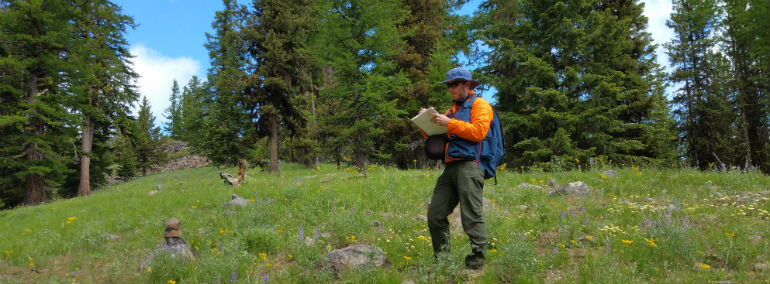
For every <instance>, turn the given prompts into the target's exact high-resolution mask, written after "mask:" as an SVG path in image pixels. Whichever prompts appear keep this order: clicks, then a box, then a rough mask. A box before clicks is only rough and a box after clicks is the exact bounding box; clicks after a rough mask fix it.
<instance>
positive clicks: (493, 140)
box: [479, 109, 505, 185]
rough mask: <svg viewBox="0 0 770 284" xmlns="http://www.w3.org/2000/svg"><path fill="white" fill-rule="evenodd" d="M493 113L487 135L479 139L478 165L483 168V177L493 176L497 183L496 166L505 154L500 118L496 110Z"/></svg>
mask: <svg viewBox="0 0 770 284" xmlns="http://www.w3.org/2000/svg"><path fill="white" fill-rule="evenodd" d="M492 113H493V114H494V116H493V118H492V123H491V124H490V125H489V131H488V132H487V137H484V140H483V141H481V155H480V161H479V165H480V166H481V169H482V170H484V179H488V178H493V177H494V178H495V185H497V167H498V166H500V165H501V164H502V163H503V154H505V150H504V148H505V140H504V139H503V127H502V125H501V124H500V118H499V117H498V116H497V112H496V111H494V109H493V110H492Z"/></svg>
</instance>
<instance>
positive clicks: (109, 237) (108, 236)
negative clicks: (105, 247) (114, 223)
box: [104, 234, 120, 240]
mask: <svg viewBox="0 0 770 284" xmlns="http://www.w3.org/2000/svg"><path fill="white" fill-rule="evenodd" d="M104 238H105V239H110V240H114V239H117V238H120V237H118V236H117V235H113V234H104Z"/></svg>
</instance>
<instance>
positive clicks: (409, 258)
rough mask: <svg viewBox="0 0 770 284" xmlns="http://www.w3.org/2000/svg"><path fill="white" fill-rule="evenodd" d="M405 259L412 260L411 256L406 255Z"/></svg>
mask: <svg viewBox="0 0 770 284" xmlns="http://www.w3.org/2000/svg"><path fill="white" fill-rule="evenodd" d="M404 259H406V260H407V261H409V260H411V259H412V258H411V257H408V256H404Z"/></svg>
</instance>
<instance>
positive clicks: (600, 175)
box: [599, 174, 607, 180]
mask: <svg viewBox="0 0 770 284" xmlns="http://www.w3.org/2000/svg"><path fill="white" fill-rule="evenodd" d="M599 177H601V178H602V180H606V179H607V176H606V175H605V174H599Z"/></svg>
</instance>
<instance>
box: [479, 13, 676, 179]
mask: <svg viewBox="0 0 770 284" xmlns="http://www.w3.org/2000/svg"><path fill="white" fill-rule="evenodd" d="M481 7H482V11H483V13H481V14H480V17H481V18H480V19H477V21H478V23H479V24H481V25H483V26H482V27H483V28H482V29H480V32H479V33H480V34H481V36H482V38H483V39H484V40H485V42H486V44H487V45H489V46H490V47H491V49H492V51H491V52H490V53H489V54H488V55H487V58H488V60H489V64H488V66H486V67H484V68H482V70H481V71H482V73H483V74H484V77H485V78H488V79H489V80H490V83H491V84H492V85H493V86H494V87H495V88H496V89H497V90H498V93H497V106H496V107H497V110H498V111H500V112H501V119H503V125H505V126H506V129H505V130H504V133H506V136H507V137H506V142H507V143H506V144H507V145H511V146H510V147H511V148H510V149H507V151H506V155H507V157H506V160H507V161H512V162H513V165H515V166H518V167H523V166H530V165H536V164H540V165H542V164H545V165H550V164H551V162H556V161H558V162H559V164H560V165H566V166H568V167H569V166H577V165H583V164H586V163H589V161H592V160H594V158H598V159H602V160H610V161H613V162H616V163H641V162H646V163H655V164H660V163H662V162H664V161H667V160H670V159H672V158H673V157H672V156H673V155H672V154H673V147H672V146H671V145H672V144H671V143H669V142H670V141H672V138H673V135H672V134H671V133H670V132H669V129H668V128H667V127H666V123H667V122H668V121H669V120H668V116H667V115H666V102H665V99H664V96H663V92H662V90H663V88H661V87H660V84H661V82H660V81H659V80H660V75H659V68H658V67H657V65H656V64H655V62H654V50H653V47H652V43H651V42H652V41H651V39H650V36H649V34H648V33H647V32H645V28H646V19H645V18H644V17H643V16H642V15H641V11H642V6H641V4H638V3H637V2H636V1H619V2H617V1H616V2H600V1H591V0H576V1H530V0H522V1H520V2H511V1H485V2H484V3H482V6H481ZM658 147H664V148H658ZM581 161H582V162H581Z"/></svg>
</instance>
